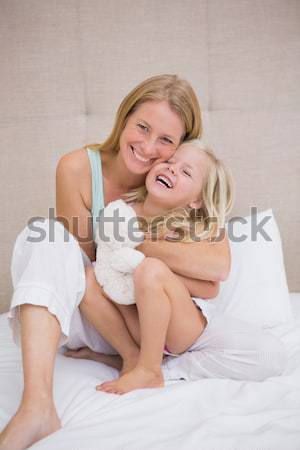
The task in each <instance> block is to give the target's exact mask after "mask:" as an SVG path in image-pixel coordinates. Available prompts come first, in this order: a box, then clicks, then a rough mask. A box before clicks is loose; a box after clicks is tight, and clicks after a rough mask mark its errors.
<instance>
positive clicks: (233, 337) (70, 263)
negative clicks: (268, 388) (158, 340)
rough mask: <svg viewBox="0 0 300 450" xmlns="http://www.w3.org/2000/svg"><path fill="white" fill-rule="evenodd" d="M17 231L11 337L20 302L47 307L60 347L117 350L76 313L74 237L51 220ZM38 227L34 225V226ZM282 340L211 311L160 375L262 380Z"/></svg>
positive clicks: (270, 372)
mask: <svg viewBox="0 0 300 450" xmlns="http://www.w3.org/2000/svg"><path fill="white" fill-rule="evenodd" d="M34 227H35V229H36V230H35V231H34V230H33V229H32V226H31V227H28V226H26V227H25V228H24V229H23V231H22V232H21V233H20V234H19V235H18V237H17V239H16V242H15V246H14V250H13V257H12V264H11V273H12V281H13V287H14V293H13V296H12V301H11V307H10V311H9V314H8V318H9V323H10V325H11V327H12V330H13V336H14V340H15V342H16V343H17V344H19V336H20V321H19V308H18V307H19V306H20V305H22V304H33V305H39V306H44V307H46V308H48V310H49V312H50V313H51V314H53V315H55V316H56V318H57V320H58V322H59V324H60V326H61V331H62V335H61V340H60V346H62V345H64V344H66V345H67V346H68V347H69V348H72V349H76V348H80V347H83V346H88V347H90V348H92V349H93V350H94V351H97V352H101V353H106V354H117V352H116V350H115V349H114V348H113V347H112V346H111V345H110V344H109V343H108V342H107V341H105V339H104V338H103V337H102V336H101V335H100V334H99V333H98V332H97V331H96V330H95V328H93V326H92V325H90V324H89V323H88V322H87V320H86V319H84V317H83V316H82V315H81V314H80V311H79V308H78V305H79V304H80V301H81V299H82V297H83V294H84V291H85V270H84V266H85V265H87V264H91V262H90V260H89V258H88V257H87V256H86V255H85V253H84V252H83V251H82V250H81V248H80V246H79V244H78V242H77V240H76V239H75V238H74V237H73V236H72V235H71V234H70V233H68V232H67V230H66V229H65V228H64V227H63V225H62V224H61V223H59V222H56V221H53V220H52V221H49V220H48V219H45V220H44V221H36V222H34ZM37 229H38V230H37ZM286 354H287V353H286V349H285V347H284V344H283V342H282V341H281V340H280V339H279V338H277V337H276V336H274V335H272V334H271V333H269V332H268V331H266V330H263V329H261V328H259V327H256V326H254V325H253V324H250V323H247V322H243V321H241V320H239V319H236V318H234V317H231V316H229V315H226V314H216V315H215V316H213V317H212V318H211V319H210V320H209V322H208V324H207V326H206V328H205V330H204V332H203V333H202V335H201V336H200V337H199V338H198V339H197V341H196V342H195V343H194V344H193V345H192V346H191V347H190V348H189V350H188V351H186V352H185V353H183V354H181V355H179V356H167V357H166V358H165V359H164V362H163V373H164V377H165V380H168V379H169V380H171V379H186V380H189V381H190V380H197V379H199V378H208V377H209V378H211V377H214V378H232V379H236V380H253V381H262V380H264V379H266V378H268V377H272V376H278V375H281V373H282V372H283V371H284V369H285V366H286V363H287V356H286Z"/></svg>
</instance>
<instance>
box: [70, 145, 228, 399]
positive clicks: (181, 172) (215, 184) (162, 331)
mask: <svg viewBox="0 0 300 450" xmlns="http://www.w3.org/2000/svg"><path fill="white" fill-rule="evenodd" d="M232 197H233V183H232V178H231V176H230V174H229V172H228V171H227V170H226V168H225V167H224V164H223V163H222V162H221V161H220V160H218V159H217V158H216V157H215V155H214V153H213V152H212V151H211V150H208V149H207V148H205V146H203V144H202V142H201V141H200V140H191V141H188V142H185V143H183V144H182V145H181V146H180V147H179V148H178V149H177V151H176V153H175V155H174V156H173V157H171V158H170V159H169V160H168V161H166V162H163V163H159V164H157V165H155V166H154V167H153V168H152V169H151V170H150V172H149V173H148V175H147V177H146V182H145V189H140V190H138V191H135V192H134V193H133V194H128V195H127V200H131V202H132V203H131V206H132V208H133V209H134V210H135V212H136V214H137V216H138V218H139V219H140V223H142V224H143V228H144V229H143V231H146V232H147V235H148V237H149V238H150V239H151V238H153V236H154V237H158V238H159V239H175V240H182V241H184V242H193V241H195V240H196V239H197V240H199V239H209V240H210V241H212V240H213V239H218V235H219V233H221V232H222V229H223V227H224V224H225V216H226V214H227V213H228V211H229V210H230V208H231V206H232ZM157 217H160V220H159V222H157V220H155V218H157ZM162 217H163V218H164V220H161V218H162ZM170 224H171V226H170ZM153 233H154V234H153ZM178 256H179V255H178ZM151 259H152V258H145V260H144V261H143V262H142V263H140V265H139V266H138V267H137V269H136V271H138V270H139V268H140V266H141V265H145V264H149V263H150V264H149V267H150V271H151ZM156 263H157V261H156ZM163 273H164V271H163V270H162V276H163ZM150 279H151V277H150ZM152 282H155V279H154V280H152ZM176 289H179V291H180V295H179V297H178V300H177V301H174V296H171V295H170V291H174V290H176ZM136 294H137V295H136V307H135V306H134V305H130V307H135V308H137V313H138V314H137V322H138V323H135V331H133V328H132V332H133V334H135V338H136V342H137V344H138V345H139V346H140V349H139V351H138V353H136V354H134V355H133V356H132V359H131V360H130V358H129V359H127V361H126V367H124V365H123V370H122V372H121V376H120V378H118V379H117V380H113V381H109V382H105V383H102V384H101V385H100V386H98V387H97V388H98V389H99V390H102V391H105V392H112V393H117V394H123V393H125V392H129V391H131V390H133V389H138V388H142V387H160V386H163V385H164V380H163V375H162V371H161V363H162V357H163V354H164V353H165V354H172V355H179V354H181V353H183V352H185V351H187V350H188V349H189V348H190V347H191V346H192V344H194V343H195V341H196V340H197V339H198V338H199V337H200V336H201V334H202V333H203V331H204V329H205V326H206V325H207V320H206V318H205V316H204V315H203V313H202V311H201V309H200V308H198V307H197V305H196V304H195V303H194V301H193V299H192V298H191V296H190V294H189V292H188V290H187V289H184V288H182V286H180V284H179V283H178V284H177V283H176V281H175V279H174V280H172V283H166V286H165V292H164V293H163V294H162V296H161V297H160V298H156V299H152V300H151V301H150V302H149V301H146V300H145V295H143V294H145V293H141V292H139V293H138V292H136ZM171 298H172V299H173V300H172V301H171V300H170V299H171ZM108 300H110V299H109V298H108ZM112 300H113V299H112ZM95 302H97V299H95ZM122 307H123V308H126V307H125V306H124V305H123V306H122ZM127 308H128V306H127ZM131 327H132V324H131ZM138 327H139V328H140V330H139V331H138V333H137V328H138ZM66 356H77V357H78V356H79V354H78V352H72V351H69V352H67V353H66ZM81 357H85V358H88V359H94V360H97V361H99V360H101V359H99V355H97V353H95V352H93V351H92V350H89V349H84V350H83V351H82V353H81ZM104 361H105V360H104ZM102 362H103V359H102ZM105 362H107V363H108V364H109V360H106V361H105ZM111 365H113V366H114V367H116V366H115V365H114V364H111Z"/></svg>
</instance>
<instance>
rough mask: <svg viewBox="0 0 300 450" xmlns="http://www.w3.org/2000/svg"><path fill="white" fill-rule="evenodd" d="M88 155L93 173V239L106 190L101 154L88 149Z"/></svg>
mask: <svg viewBox="0 0 300 450" xmlns="http://www.w3.org/2000/svg"><path fill="white" fill-rule="evenodd" d="M87 154H88V157H89V160H90V164H91V172H92V216H93V237H94V241H95V233H96V229H97V226H98V222H97V220H96V219H97V217H99V215H100V212H101V210H102V209H103V208H104V189H103V179H102V165H101V157H100V152H99V151H95V150H91V149H89V148H87Z"/></svg>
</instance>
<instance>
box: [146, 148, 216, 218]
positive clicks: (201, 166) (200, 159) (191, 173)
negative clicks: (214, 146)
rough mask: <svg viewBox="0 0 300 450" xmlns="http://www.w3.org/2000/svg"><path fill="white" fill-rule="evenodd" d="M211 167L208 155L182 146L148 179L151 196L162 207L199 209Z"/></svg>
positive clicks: (158, 166) (156, 166)
mask: <svg viewBox="0 0 300 450" xmlns="http://www.w3.org/2000/svg"><path fill="white" fill-rule="evenodd" d="M208 166H209V160H208V156H207V155H206V153H205V152H204V151H201V150H199V149H198V148H196V147H193V145H192V144H191V145H189V144H188V143H187V144H183V145H181V146H180V147H179V148H178V150H177V151H176V153H175V154H174V155H173V156H172V157H170V158H169V159H168V160H167V161H166V162H163V163H160V164H157V165H155V166H154V167H153V168H152V169H151V171H150V172H149V174H148V175H147V178H146V188H147V191H148V195H151V197H152V198H154V199H155V201H156V202H157V203H158V204H159V205H160V206H162V207H163V208H166V209H167V210H168V209H173V208H181V207H182V208H184V207H186V206H190V207H191V208H199V207H200V206H201V191H202V187H203V184H204V182H205V178H206V176H207V171H208Z"/></svg>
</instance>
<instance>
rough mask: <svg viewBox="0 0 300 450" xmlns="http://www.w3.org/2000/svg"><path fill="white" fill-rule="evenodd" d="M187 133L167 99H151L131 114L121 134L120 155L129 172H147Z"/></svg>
mask: <svg viewBox="0 0 300 450" xmlns="http://www.w3.org/2000/svg"><path fill="white" fill-rule="evenodd" d="M184 134H185V127H184V124H183V122H182V120H181V118H180V117H179V116H178V114H176V113H175V112H174V111H172V110H171V108H170V106H169V104H168V102H166V101H161V102H156V101H148V102H146V103H143V104H142V105H141V106H139V108H137V110H136V111H134V112H133V113H132V114H131V115H130V116H129V118H128V120H127V123H126V126H125V128H124V130H123V131H122V134H121V136H120V152H119V156H121V157H122V159H123V161H124V163H125V164H126V167H127V168H128V170H129V171H130V172H132V173H134V174H137V175H141V174H145V173H147V172H149V170H150V169H151V167H153V165H154V164H157V163H159V162H161V161H165V160H166V159H168V158H170V157H171V156H172V155H173V154H174V153H175V150H176V148H177V147H178V145H179V143H180V141H181V138H182V136H184Z"/></svg>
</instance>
